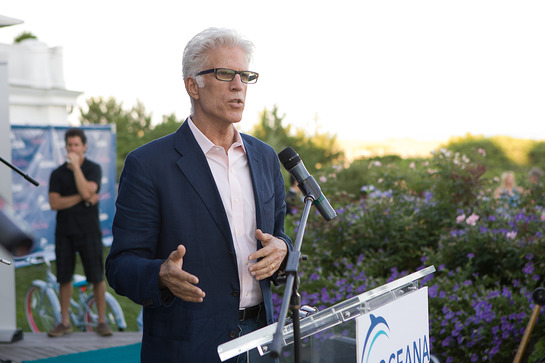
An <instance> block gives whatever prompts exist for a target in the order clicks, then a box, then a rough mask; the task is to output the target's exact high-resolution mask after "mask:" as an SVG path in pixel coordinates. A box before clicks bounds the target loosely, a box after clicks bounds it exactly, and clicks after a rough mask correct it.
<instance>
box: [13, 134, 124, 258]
mask: <svg viewBox="0 0 545 363" xmlns="http://www.w3.org/2000/svg"><path fill="white" fill-rule="evenodd" d="M69 128H70V127H67V126H26V125H25V126H22V125H11V135H10V138H11V140H10V141H11V160H12V164H13V165H15V166H16V167H18V168H19V169H21V170H22V171H23V172H25V173H26V174H28V175H29V176H31V177H32V178H34V179H36V180H37V181H38V183H40V185H39V186H38V187H36V186H34V185H33V184H31V183H29V182H28V181H27V180H26V179H24V178H23V177H22V176H21V175H19V174H18V173H16V172H15V171H14V172H13V176H12V186H13V187H12V191H13V195H12V199H13V210H14V212H15V213H16V215H17V217H18V218H19V219H21V220H23V221H24V222H25V223H26V224H27V225H28V226H29V227H30V230H31V233H32V234H33V237H34V239H35V247H34V249H33V251H32V252H31V254H38V253H39V254H47V255H50V254H52V253H53V256H54V251H55V223H56V222H55V218H56V211H53V210H51V208H50V206H49V197H48V193H49V177H50V175H51V172H52V171H53V170H54V169H56V168H57V167H58V166H60V165H61V164H62V163H64V161H65V155H66V148H65V142H64V133H65V132H66V130H67V129H69ZM80 128H81V129H83V131H84V132H85V135H86V136H87V152H86V154H85V157H86V158H88V159H90V160H92V161H94V162H95V163H97V164H99V165H100V166H101V168H102V182H101V187H100V193H99V195H100V202H99V216H100V226H101V228H102V237H103V242H104V245H105V246H109V245H110V244H111V242H112V222H113V217H114V212H115V195H116V182H117V177H116V135H115V126H114V125H96V126H81V127H80Z"/></svg>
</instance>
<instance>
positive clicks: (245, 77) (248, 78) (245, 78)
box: [240, 71, 258, 83]
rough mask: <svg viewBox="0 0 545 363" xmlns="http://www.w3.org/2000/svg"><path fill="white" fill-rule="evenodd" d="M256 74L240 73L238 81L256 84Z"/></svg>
mask: <svg viewBox="0 0 545 363" xmlns="http://www.w3.org/2000/svg"><path fill="white" fill-rule="evenodd" d="M257 76H258V75H257V73H255V72H248V71H244V72H240V79H241V81H242V82H244V83H256V82H257Z"/></svg>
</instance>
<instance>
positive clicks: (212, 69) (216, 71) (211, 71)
mask: <svg viewBox="0 0 545 363" xmlns="http://www.w3.org/2000/svg"><path fill="white" fill-rule="evenodd" d="M220 70H227V71H232V72H234V74H233V78H231V79H229V80H227V79H219V78H218V71H220ZM244 72H249V73H252V74H255V75H256V77H255V82H244V81H243V80H242V73H244ZM208 73H214V77H215V78H216V79H217V80H218V81H222V82H231V81H232V80H233V79H235V77H236V76H237V74H238V75H239V76H240V81H241V82H242V83H245V84H254V83H257V79H258V78H259V73H257V72H254V71H235V70H234V69H230V68H210V69H206V70H204V71H200V72H199V73H197V74H196V75H195V77H197V76H202V75H203V74H208Z"/></svg>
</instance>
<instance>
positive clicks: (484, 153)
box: [477, 148, 486, 156]
mask: <svg viewBox="0 0 545 363" xmlns="http://www.w3.org/2000/svg"><path fill="white" fill-rule="evenodd" d="M477 152H478V153H479V154H481V155H482V156H486V151H485V150H484V149H483V148H479V150H477Z"/></svg>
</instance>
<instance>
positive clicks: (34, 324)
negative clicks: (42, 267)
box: [25, 281, 61, 333]
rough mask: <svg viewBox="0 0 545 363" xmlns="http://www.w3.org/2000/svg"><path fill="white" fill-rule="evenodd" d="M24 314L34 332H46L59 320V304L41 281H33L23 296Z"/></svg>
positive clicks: (53, 293)
mask: <svg viewBox="0 0 545 363" xmlns="http://www.w3.org/2000/svg"><path fill="white" fill-rule="evenodd" d="M25 315H26V319H27V322H28V326H29V327H30V329H31V330H32V331H33V332H35V333H40V332H47V331H49V330H51V329H52V328H53V327H55V325H57V324H58V323H59V322H60V321H61V305H60V303H59V299H58V298H57V295H56V294H55V292H54V291H53V290H52V289H51V288H49V287H47V285H46V284H45V282H43V281H34V282H33V283H32V286H30V288H29V289H28V290H27V293H26V296H25Z"/></svg>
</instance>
